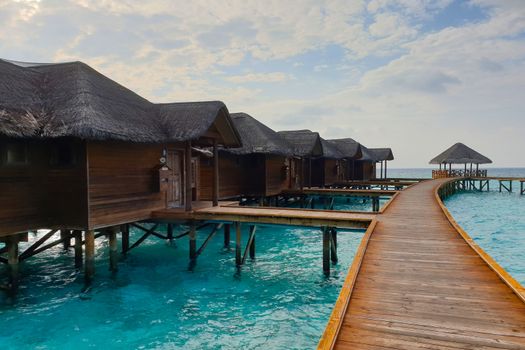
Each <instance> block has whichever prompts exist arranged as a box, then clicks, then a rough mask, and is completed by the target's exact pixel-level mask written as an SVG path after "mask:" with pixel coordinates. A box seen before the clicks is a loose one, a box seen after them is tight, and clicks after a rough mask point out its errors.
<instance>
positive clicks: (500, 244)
mask: <svg viewBox="0 0 525 350" xmlns="http://www.w3.org/2000/svg"><path fill="white" fill-rule="evenodd" d="M491 187H492V188H496V187H494V185H492V184H491ZM445 204H446V206H447V208H448V209H449V211H450V213H451V214H452V215H453V216H454V219H455V220H456V221H457V222H458V224H459V225H461V227H463V229H465V231H467V232H468V233H469V235H470V236H471V237H472V238H473V239H474V240H475V241H476V243H477V244H478V245H479V246H480V247H481V248H483V250H485V251H486V252H487V253H488V254H490V255H491V256H492V257H493V258H494V260H496V261H497V262H498V264H500V265H501V266H502V267H503V268H504V269H505V270H507V272H509V273H510V274H511V275H512V277H514V278H515V279H516V280H517V281H518V282H520V283H521V284H522V285H525V196H520V195H519V194H517V193H499V192H488V193H487V192H483V193H480V192H461V193H458V194H456V195H454V196H451V197H449V198H448V199H447V200H446V201H445Z"/></svg>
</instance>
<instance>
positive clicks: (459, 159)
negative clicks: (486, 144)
mask: <svg viewBox="0 0 525 350" xmlns="http://www.w3.org/2000/svg"><path fill="white" fill-rule="evenodd" d="M429 163H430V164H438V165H439V170H433V171H432V177H433V178H442V177H456V176H466V177H468V176H472V177H486V176H487V170H480V169H479V165H480V164H490V163H492V160H490V159H489V158H487V157H485V156H484V155H482V154H481V153H479V152H477V151H475V150H473V149H472V148H470V147H468V146H466V145H464V144H463V143H461V142H458V143H456V144H454V145H452V146H451V147H449V148H448V149H447V150H445V151H444V152H442V153H440V154H439V155H437V156H436V157H435V158H433V159H432V160H431V161H430V162H429ZM453 164H456V165H457V164H459V165H460V166H461V168H460V169H452V165H453ZM474 164H475V165H476V169H473V165H474ZM468 165H470V167H468ZM447 167H448V169H447Z"/></svg>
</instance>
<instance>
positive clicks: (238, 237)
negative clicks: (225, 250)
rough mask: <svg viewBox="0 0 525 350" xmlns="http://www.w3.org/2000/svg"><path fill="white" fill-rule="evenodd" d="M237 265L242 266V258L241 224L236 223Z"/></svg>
mask: <svg viewBox="0 0 525 350" xmlns="http://www.w3.org/2000/svg"><path fill="white" fill-rule="evenodd" d="M234 225H235V265H237V266H241V265H242V257H241V223H240V222H238V221H236V222H235V224H234Z"/></svg>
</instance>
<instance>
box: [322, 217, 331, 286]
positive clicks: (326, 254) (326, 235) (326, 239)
mask: <svg viewBox="0 0 525 350" xmlns="http://www.w3.org/2000/svg"><path fill="white" fill-rule="evenodd" d="M322 230H323V272H324V274H325V275H326V276H329V275H330V232H329V229H328V227H323V228H322Z"/></svg>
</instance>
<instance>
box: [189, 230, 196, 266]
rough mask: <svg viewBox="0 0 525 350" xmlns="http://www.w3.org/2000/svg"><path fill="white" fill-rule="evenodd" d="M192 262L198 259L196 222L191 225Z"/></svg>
mask: <svg viewBox="0 0 525 350" xmlns="http://www.w3.org/2000/svg"><path fill="white" fill-rule="evenodd" d="M188 236H189V238H190V262H194V261H195V259H196V258H197V228H196V227H195V222H193V221H192V222H191V224H190V233H189V235H188Z"/></svg>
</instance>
